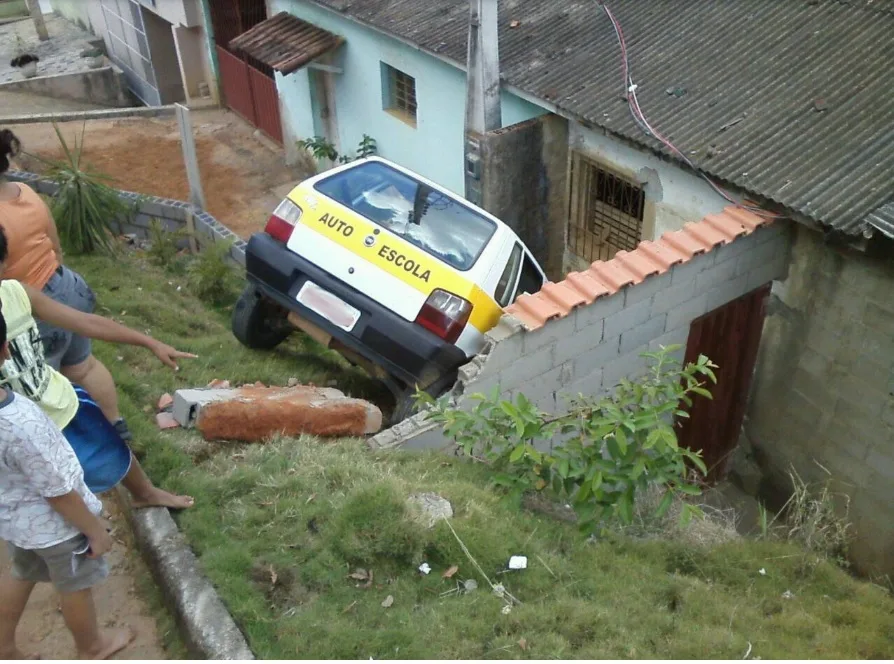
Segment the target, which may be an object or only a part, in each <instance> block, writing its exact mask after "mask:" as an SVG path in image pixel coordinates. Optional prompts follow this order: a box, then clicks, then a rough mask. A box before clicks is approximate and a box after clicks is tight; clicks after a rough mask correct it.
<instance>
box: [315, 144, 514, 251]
mask: <svg viewBox="0 0 894 664" xmlns="http://www.w3.org/2000/svg"><path fill="white" fill-rule="evenodd" d="M370 162H378V163H380V164H385V165H386V166H390V167H391V168H393V169H394V170H396V171H398V172H400V173H403V174H404V175H406V176H408V177H411V178H413V179H414V180H417V181H418V182H421V183H422V184H424V185H426V186H428V187H431V188H432V189H434V190H435V191H437V192H439V193H441V194H443V195H444V196H447V197H449V198H453V199H456V200H458V201H460V202H461V203H462V204H463V205H465V206H467V207H469V208H471V209H472V210H473V211H474V212H477V213H478V214H480V215H482V216H483V217H485V218H486V219H488V220H490V221H492V222H494V223H495V224H496V225H497V231H498V234H499V235H502V236H504V237H505V236H506V235H507V234H509V235H511V236H512V237H513V238H514V239H516V240H518V241H519V242H521V238H519V237H518V234H516V232H515V231H514V230H512V228H511V227H510V226H509V225H508V224H507V223H506V222H505V221H503V220H502V219H500V218H499V217H495V216H494V215H492V214H491V213H490V212H488V211H487V210H485V209H483V208H481V207H479V206H477V205H475V204H474V203H472V202H471V201H469V200H467V199H465V198H464V197H463V196H461V195H459V194H457V193H455V192H452V191H450V190H449V189H446V188H444V187H442V186H441V185H439V184H438V183H437V182H433V181H432V180H429V179H428V178H426V177H423V176H422V175H420V174H419V173H417V172H416V171H411V170H410V169H409V168H404V167H403V166H401V165H400V164H395V163H394V162H393V161H389V160H388V159H385V158H383V157H379V156H378V155H372V156H369V157H362V158H360V159H357V160H355V161H352V162H349V163H347V164H344V165H343V166H337V167H336V168H332V169H329V170H327V171H323V172H322V173H319V174H317V175H314V176H311V177H309V178H307V179H306V180H303V181H302V182H301V183H300V184H299V186H302V185H303V186H308V187H313V186H314V185H315V184H316V183H317V182H319V181H320V180H324V179H326V178H328V177H331V176H333V175H336V174H338V173H343V172H344V171H349V170H351V169H354V168H357V167H358V166H362V165H363V164H367V163H370ZM522 245H523V246H524V242H522ZM529 251H530V250H529Z"/></svg>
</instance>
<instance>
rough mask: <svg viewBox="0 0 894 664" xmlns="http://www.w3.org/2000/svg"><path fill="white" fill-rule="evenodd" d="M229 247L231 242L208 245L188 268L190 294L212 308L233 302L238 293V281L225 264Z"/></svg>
mask: <svg viewBox="0 0 894 664" xmlns="http://www.w3.org/2000/svg"><path fill="white" fill-rule="evenodd" d="M231 247H232V243H231V242H215V243H212V244H209V245H208V246H206V247H204V248H203V249H202V251H201V252H200V253H199V255H198V256H197V257H196V259H195V261H194V262H193V263H192V264H191V265H190V266H189V286H190V288H191V289H192V292H193V293H195V294H196V295H197V296H198V297H200V298H201V299H203V300H205V301H206V302H208V303H209V304H212V305H214V306H222V305H226V304H230V303H231V302H234V301H235V300H236V297H237V295H238V293H239V279H238V277H237V276H236V273H235V270H234V269H233V267H232V266H231V265H230V264H229V263H228V262H227V256H228V255H229V253H230V248H231Z"/></svg>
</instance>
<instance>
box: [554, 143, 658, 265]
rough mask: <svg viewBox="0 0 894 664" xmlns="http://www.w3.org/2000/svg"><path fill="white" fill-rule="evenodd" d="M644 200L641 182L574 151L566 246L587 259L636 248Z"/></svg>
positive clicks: (641, 227) (609, 255)
mask: <svg viewBox="0 0 894 664" xmlns="http://www.w3.org/2000/svg"><path fill="white" fill-rule="evenodd" d="M645 202H646V196H645V192H644V191H643V188H642V186H641V185H639V184H637V183H634V182H631V181H630V180H628V179H626V178H625V177H623V176H622V175H620V174H618V173H615V172H614V171H612V170H610V169H608V168H606V167H605V166H602V165H601V164H597V163H596V162H594V161H592V160H590V159H588V158H587V157H585V156H583V155H581V154H578V153H573V155H572V159H571V199H570V201H569V220H568V249H569V250H570V251H571V252H572V253H574V254H576V255H577V256H580V257H581V258H584V259H586V260H588V261H596V260H609V259H611V258H612V257H613V256H614V255H615V254H616V253H617V252H619V251H621V250H622V249H624V250H626V251H632V250H633V249H636V247H637V245H638V244H639V243H640V241H641V240H642V239H643V237H642V235H643V211H644V209H645Z"/></svg>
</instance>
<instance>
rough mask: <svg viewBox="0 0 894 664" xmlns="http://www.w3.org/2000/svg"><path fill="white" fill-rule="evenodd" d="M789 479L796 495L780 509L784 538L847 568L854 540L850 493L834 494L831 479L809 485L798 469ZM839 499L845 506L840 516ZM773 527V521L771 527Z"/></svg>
mask: <svg viewBox="0 0 894 664" xmlns="http://www.w3.org/2000/svg"><path fill="white" fill-rule="evenodd" d="M789 477H790V478H791V481H792V495H791V496H790V497H789V499H788V500H787V501H786V503H785V505H783V506H782V509H781V510H779V514H780V515H782V516H783V518H784V522H783V524H782V526H781V531H782V535H783V537H784V538H785V539H787V540H789V541H792V542H798V543H799V544H801V545H802V546H803V547H804V548H805V549H807V550H808V551H812V552H813V553H816V554H817V555H820V556H822V557H824V558H826V559H828V560H832V561H834V562H836V563H837V564H839V565H841V566H844V567H846V566H847V565H848V561H847V549H848V544H849V542H850V539H851V524H850V522H849V521H848V515H849V513H850V498H849V497H848V496H847V495H846V494H838V493H833V492H832V491H831V490H830V487H829V484H830V481H831V480H826V481H825V482H822V483H814V484H810V485H808V484H807V483H806V482H805V481H804V480H803V479H801V476H800V475H799V474H798V472H797V471H796V470H795V469H794V467H792V469H791V471H790V472H789ZM836 499H837V500H839V501H840V502H841V505H842V507H841V513H840V514H839V512H838V510H837V509H836V506H835V501H836ZM777 518H778V516H777ZM774 522H775V519H774ZM772 525H773V523H772V522H771V523H770V526H769V527H772ZM769 527H768V529H769Z"/></svg>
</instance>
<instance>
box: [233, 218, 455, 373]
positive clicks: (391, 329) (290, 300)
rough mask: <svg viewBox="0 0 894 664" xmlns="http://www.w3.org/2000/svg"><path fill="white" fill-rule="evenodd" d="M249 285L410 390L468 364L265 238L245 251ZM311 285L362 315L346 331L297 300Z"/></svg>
mask: <svg viewBox="0 0 894 664" xmlns="http://www.w3.org/2000/svg"><path fill="white" fill-rule="evenodd" d="M245 270H246V276H247V277H248V280H249V281H250V282H251V283H252V284H254V285H255V286H256V287H257V288H258V290H259V291H260V292H261V293H262V294H263V295H264V296H266V297H268V298H270V299H271V300H273V301H274V302H276V303H278V304H279V305H280V306H282V307H284V308H285V309H287V310H289V311H291V312H294V313H295V314H296V315H297V316H299V317H300V318H303V319H304V320H306V321H308V322H309V323H311V324H313V325H315V326H317V327H319V328H320V329H322V330H324V331H325V332H326V333H327V334H330V335H332V337H333V338H334V339H336V340H338V341H339V342H341V343H342V344H344V345H345V346H346V347H348V348H349V349H351V350H352V351H354V352H355V353H357V354H358V355H361V356H362V357H364V358H366V359H367V360H369V361H370V362H372V363H373V364H375V365H377V366H379V367H381V368H383V369H384V370H385V371H387V372H388V373H389V374H390V375H391V376H393V377H394V378H397V379H399V380H401V381H403V382H404V383H406V384H408V385H415V384H419V385H420V386H426V387H427V385H428V383H429V382H431V381H432V380H433V379H434V378H436V377H440V376H443V375H444V374H447V373H449V372H451V371H453V370H455V369H456V368H457V367H459V366H460V365H462V364H464V363H465V362H466V361H467V358H466V355H465V353H463V351H462V350H460V349H459V348H458V347H456V346H455V345H453V344H450V343H447V342H445V341H444V340H443V339H439V338H438V337H437V336H435V335H434V334H432V333H431V332H429V331H428V330H426V329H424V328H422V327H420V326H418V325H416V324H414V323H412V322H410V321H407V320H405V319H403V318H401V317H400V316H398V315H397V314H395V313H394V312H392V311H391V310H389V309H387V308H386V307H384V306H383V305H381V304H379V303H378V302H376V301H375V300H373V299H371V298H370V297H368V296H366V295H364V294H363V293H360V292H359V291H357V290H355V289H354V288H351V287H350V286H348V285H347V284H345V283H343V282H341V281H339V280H338V279H336V278H335V277H333V276H332V275H331V274H329V273H328V272H326V271H325V270H321V269H320V268H318V267H317V266H315V265H314V264H313V263H311V262H310V261H308V260H306V259H304V258H302V257H301V256H299V255H297V254H295V253H293V252H291V251H289V250H288V249H287V248H286V247H285V246H284V245H282V244H281V243H279V242H278V241H276V240H274V239H273V238H272V237H270V236H269V235H267V234H266V233H255V234H254V235H252V237H251V239H250V240H249V241H248V246H247V247H246V250H245ZM308 280H309V281H312V282H313V283H315V284H316V285H317V286H320V287H321V288H324V289H325V290H327V291H329V292H330V293H332V294H333V295H336V296H337V297H339V298H341V299H342V300H344V301H345V302H347V303H348V304H350V305H351V306H353V307H355V308H356V309H358V310H359V311H360V319H359V320H358V321H357V324H356V325H355V326H354V328H353V329H352V330H351V331H350V332H347V331H345V330H343V329H342V328H340V327H338V326H336V325H334V324H333V323H331V322H330V321H329V320H327V319H326V318H324V317H322V316H320V315H319V314H317V313H316V312H314V311H313V310H311V309H308V308H307V307H305V306H304V305H303V304H301V303H300V302H298V300H297V299H296V298H297V296H298V291H299V290H300V289H301V287H302V286H303V285H304V283H305V282H306V281H308Z"/></svg>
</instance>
